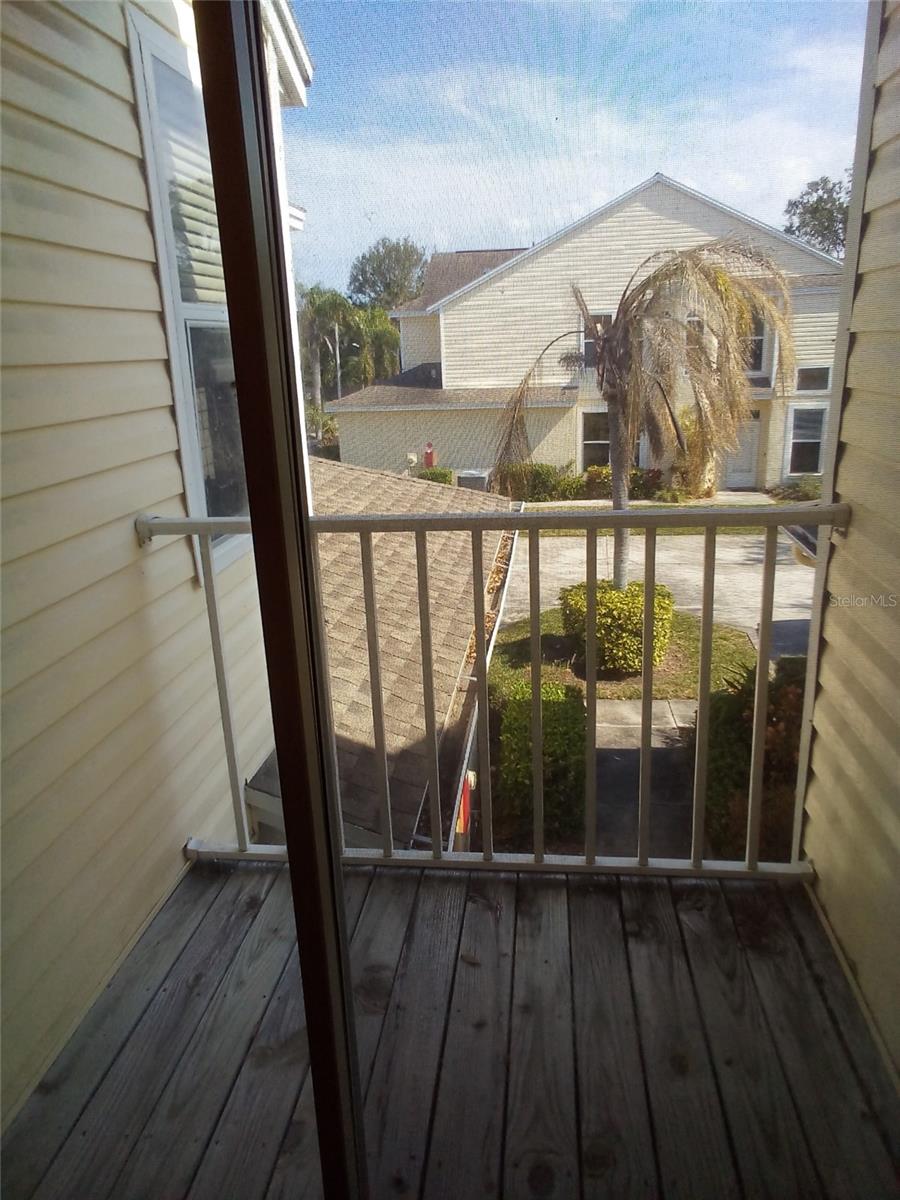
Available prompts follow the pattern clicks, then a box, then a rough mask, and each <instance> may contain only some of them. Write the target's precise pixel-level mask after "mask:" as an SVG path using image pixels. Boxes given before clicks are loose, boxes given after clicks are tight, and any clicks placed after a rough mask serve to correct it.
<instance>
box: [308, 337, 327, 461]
mask: <svg viewBox="0 0 900 1200" xmlns="http://www.w3.org/2000/svg"><path fill="white" fill-rule="evenodd" d="M309 362H310V366H311V367H312V391H313V404H314V405H315V406H316V441H317V442H320V441H321V440H322V420H323V414H324V410H323V408H322V356H321V353H320V348H319V339H318V338H317V337H314V338H311V339H310V344H309Z"/></svg>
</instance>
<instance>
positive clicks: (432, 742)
mask: <svg viewBox="0 0 900 1200" xmlns="http://www.w3.org/2000/svg"><path fill="white" fill-rule="evenodd" d="M416 580H417V583H418V590H419V641H420V649H421V652H422V695H423V700H424V703H425V742H426V752H427V754H428V800H429V814H430V819H431V852H432V854H433V855H434V857H435V858H440V857H441V852H442V845H441V843H442V837H443V834H442V830H441V772H440V763H439V760H438V744H437V723H436V721H435V716H434V666H433V660H432V653H431V609H430V607H429V599H428V534H427V533H426V532H425V530H424V529H417V530H416Z"/></svg>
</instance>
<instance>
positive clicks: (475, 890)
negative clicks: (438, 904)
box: [422, 874, 516, 1200]
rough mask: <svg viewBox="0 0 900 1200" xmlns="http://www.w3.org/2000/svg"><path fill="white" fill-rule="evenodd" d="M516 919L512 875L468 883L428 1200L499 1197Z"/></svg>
mask: <svg viewBox="0 0 900 1200" xmlns="http://www.w3.org/2000/svg"><path fill="white" fill-rule="evenodd" d="M515 916H516V879H515V876H514V875H496V876H493V877H491V876H486V875H484V874H482V875H481V876H480V877H478V876H475V875H473V876H472V877H471V878H470V880H469V894H468V896H467V897H466V910H465V919H464V920H463V930H462V938H461V941H460V946H459V958H458V962H457V967H456V978H455V980H454V984H453V996H452V997H451V1000H450V1016H449V1020H448V1023H447V1036H446V1041H445V1044H444V1055H443V1063H442V1066H441V1071H440V1081H439V1085H438V1091H437V1100H436V1102H435V1112H434V1123H433V1126H432V1131H431V1138H430V1143H429V1149H428V1164H427V1168H426V1174H425V1187H424V1190H423V1193H422V1194H423V1196H424V1197H425V1198H426V1200H459V1197H460V1196H483V1197H494V1196H499V1195H500V1171H501V1165H502V1153H503V1100H504V1096H505V1093H506V1055H507V1046H508V1040H509V1005H510V998H511V993H512V965H513V937H514V935H515ZM461 1147H464V1148H465V1151H464V1153H462V1154H461V1153H460V1148H461Z"/></svg>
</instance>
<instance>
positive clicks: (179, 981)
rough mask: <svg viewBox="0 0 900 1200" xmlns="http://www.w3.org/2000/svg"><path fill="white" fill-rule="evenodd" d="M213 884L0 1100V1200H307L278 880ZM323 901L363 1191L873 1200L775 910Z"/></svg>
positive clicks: (882, 1102)
mask: <svg viewBox="0 0 900 1200" xmlns="http://www.w3.org/2000/svg"><path fill="white" fill-rule="evenodd" d="M215 870H216V869H215V868H203V869H199V870H198V869H197V868H195V872H196V874H195V873H194V872H192V873H191V875H190V876H189V877H188V879H187V880H185V881H184V882H183V883H182V885H181V886H180V888H179V889H178V891H177V892H176V893H175V896H174V897H173V899H172V902H171V903H170V904H169V905H167V906H166V908H164V910H163V911H162V913H161V914H160V916H159V917H158V918H157V920H156V921H154V923H153V924H152V926H151V927H150V929H149V930H148V931H147V934H146V936H145V938H144V939H142V941H141V942H140V943H139V945H138V947H137V949H136V950H135V952H134V954H133V956H132V957H131V958H129V960H128V961H127V962H126V963H125V964H124V966H123V968H122V970H121V971H120V973H119V974H118V975H117V976H116V978H115V979H114V980H113V981H112V982H111V984H110V987H109V989H108V990H107V992H106V993H105V994H104V996H103V997H102V998H101V1000H100V1001H98V1003H97V1005H96V1006H95V1008H94V1010H92V1012H91V1014H90V1015H89V1017H88V1018H87V1020H86V1021H85V1022H84V1024H83V1026H82V1029H81V1030H79V1031H78V1033H77V1034H76V1036H75V1037H74V1038H73V1040H72V1043H71V1044H70V1046H69V1047H67V1049H66V1051H65V1052H64V1054H63V1055H62V1056H61V1057H60V1059H59V1060H58V1061H57V1063H56V1064H54V1067H53V1069H52V1071H51V1072H50V1073H49V1074H48V1076H47V1080H46V1082H45V1084H44V1086H43V1087H42V1090H41V1092H40V1094H39V1095H38V1096H36V1097H35V1100H34V1102H33V1103H32V1104H29V1105H28V1106H26V1108H25V1109H24V1110H23V1113H22V1114H21V1117H20V1120H19V1121H17V1122H16V1123H15V1125H14V1127H13V1130H11V1131H10V1135H9V1136H8V1139H7V1142H6V1144H5V1146H4V1164H3V1165H4V1178H3V1197H4V1200H31V1197H32V1195H33V1194H36V1195H37V1197H38V1198H39V1200H47V1198H54V1200H85V1198H86V1197H89V1198H90V1200H95V1198H96V1200H107V1198H109V1197H113V1196H114V1197H115V1198H116V1200H167V1198H168V1197H170V1196H171V1197H173V1198H174V1197H175V1196H178V1197H185V1196H188V1197H190V1200H212V1198H213V1197H219V1196H229V1197H230V1196H239V1197H240V1198H241V1200H261V1198H262V1197H263V1196H265V1197H266V1200H288V1198H290V1200H294V1198H295V1197H298V1196H302V1197H304V1200H317V1198H320V1197H322V1195H323V1188H322V1181H321V1178H320V1175H319V1165H318V1150H317V1145H316V1126H315V1110H314V1105H313V1088H312V1080H311V1077H310V1073H309V1069H308V1045H307V1042H306V1031H305V1015H304V1009H303V996H302V990H301V987H300V980H299V970H298V965H297V955H296V950H295V948H294V935H293V914H292V912H291V905H290V897H289V894H288V888H287V878H286V875H285V874H281V876H280V879H279V871H280V868H273V867H256V868H254V867H250V866H247V865H242V866H239V867H236V868H233V869H231V870H225V871H223V872H222V873H221V874H213V872H214V871H215ZM276 880H278V882H275V881H276ZM367 885H368V886H367ZM346 902H347V928H348V933H349V936H350V939H351V940H350V969H351V974H352V981H353V1001H354V1010H355V1018H356V1027H357V1028H356V1032H357V1043H358V1054H359V1073H360V1078H361V1082H362V1088H363V1094H364V1096H365V1118H366V1125H367V1133H368V1140H369V1154H370V1160H371V1175H372V1195H373V1197H374V1198H375V1200H382V1197H384V1198H385V1200H387V1198H388V1197H404V1196H424V1197H425V1198H426V1200H450V1197H453V1198H454V1200H455V1198H456V1197H460V1198H461V1200H482V1198H485V1200H491V1198H493V1200H496V1197H498V1196H500V1195H504V1196H508V1197H511V1198H513V1200H528V1197H530V1196H533V1197H538V1196H540V1197H551V1198H552V1197H554V1196H555V1197H565V1200H570V1198H572V1200H575V1198H576V1197H579V1198H581V1200H596V1198H599V1197H617V1198H618V1197H621V1198H622V1200H632V1198H642V1200H649V1198H650V1197H652V1196H658V1197H660V1200H673V1198H674V1200H678V1198H679V1197H684V1196H688V1197H691V1200H700V1198H702V1197H706V1196H710V1197H715V1200H721V1198H723V1197H728V1196H731V1195H735V1194H742V1195H743V1196H744V1198H745V1200H749V1198H750V1197H757V1196H759V1197H765V1196H770V1197H775V1196H777V1197H778V1198H779V1200H781V1197H792V1196H798V1195H799V1196H818V1195H824V1196H826V1197H827V1198H833V1197H841V1198H843V1197H851V1198H853V1197H865V1198H866V1200H870V1198H872V1200H874V1198H875V1197H877V1200H887V1198H889V1197H892V1196H896V1195H897V1191H896V1190H895V1184H894V1179H893V1176H892V1174H891V1171H890V1154H889V1150H888V1147H890V1146H895V1145H896V1144H897V1138H898V1125H900V1119H898V1117H897V1115H896V1108H897V1105H896V1103H895V1102H894V1101H892V1100H891V1098H890V1096H889V1095H888V1093H887V1091H886V1088H887V1087H888V1086H889V1079H888V1077H887V1075H886V1074H885V1072H884V1071H883V1070H881V1065H880V1061H879V1059H878V1057H877V1050H876V1048H875V1046H874V1043H873V1042H872V1041H871V1039H870V1038H869V1035H868V1029H867V1027H866V1025H865V1022H864V1021H863V1019H862V1016H861V1015H860V1013H859V1011H858V1010H857V1009H856V1008H855V1005H854V1000H853V994H852V992H851V991H850V990H849V988H848V987H847V984H846V981H845V980H844V978H843V975H842V974H841V972H840V967H839V965H838V964H837V962H836V960H835V959H834V956H833V954H832V952H831V947H830V944H829V942H828V939H827V937H826V935H825V934H824V932H823V930H822V928H821V927H820V926H819V925H818V923H817V918H816V916H815V914H814V912H813V911H812V909H811V908H809V905H808V903H807V902H806V898H805V897H804V896H803V895H802V893H796V894H793V895H788V898H787V900H785V899H784V898H783V894H782V890H781V889H777V888H774V887H773V886H772V885H770V884H765V883H754V884H746V885H739V884H729V885H727V887H722V886H720V885H718V884H707V883H693V882H689V881H677V882H675V881H673V882H672V883H671V884H670V883H666V882H665V881H649V880H634V879H625V880H616V879H611V878H590V877H587V876H583V875H579V876H572V877H570V878H568V879H567V878H565V877H563V876H554V875H533V874H531V875H524V874H523V875H520V876H518V877H516V876H512V875H507V876H502V875H485V874H484V873H481V872H473V873H471V874H467V873H460V872H455V873H454V872H447V871H436V872H431V871H428V870H427V869H426V870H421V869H414V870H413V869H402V868H396V867H378V868H374V869H371V868H364V869H359V868H357V869H354V870H353V871H350V872H348V875H347V884H346ZM79 1086H83V1089H84V1090H83V1092H79V1090H78V1089H79ZM648 1098H649V1103H648ZM867 1098H870V1099H871V1103H872V1107H869V1101H868V1100H867ZM57 1101H58V1103H57ZM876 1118H877V1119H876ZM48 1131H49V1132H48ZM13 1134H14V1135H15V1136H13ZM32 1145H33V1146H34V1147H35V1148H34V1150H31V1149H30V1147H31V1146H32ZM7 1146H11V1147H12V1154H11V1155H10V1153H9V1152H8V1151H7ZM23 1148H28V1152H26V1150H24V1149H23ZM42 1155H43V1156H44V1157H43V1158H42V1157H41V1156H42ZM11 1168H12V1173H11ZM657 1171H658V1176H657ZM739 1176H740V1180H739ZM35 1185H36V1188H37V1190H36V1192H35ZM736 1189H739V1190H738V1191H737V1192H736Z"/></svg>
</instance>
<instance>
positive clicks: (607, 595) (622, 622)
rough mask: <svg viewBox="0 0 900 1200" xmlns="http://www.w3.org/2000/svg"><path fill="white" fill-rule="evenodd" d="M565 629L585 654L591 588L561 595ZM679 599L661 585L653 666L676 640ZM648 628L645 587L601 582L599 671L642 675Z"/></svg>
mask: <svg viewBox="0 0 900 1200" xmlns="http://www.w3.org/2000/svg"><path fill="white" fill-rule="evenodd" d="M559 603H560V607H561V609H562V621H563V629H565V631H566V633H570V634H573V635H574V636H575V637H577V638H578V640H579V643H580V645H581V652H582V654H583V653H584V639H585V622H586V619H587V584H586V583H576V584H574V585H573V586H572V587H567V588H563V589H562V591H561V592H560V593H559ZM674 613H675V599H674V597H673V595H672V593H671V592H670V591H669V589H668V588H667V587H666V586H665V585H664V584H661V583H658V584H657V585H656V589H655V596H654V601H653V663H654V666H659V664H660V663H661V662H662V660H663V659H664V658H665V655H666V651H667V650H668V648H669V642H670V641H671V639H672V617H673V615H674ZM643 628H644V585H643V583H642V582H641V581H640V580H634V581H633V582H631V583H629V584H627V585H626V586H625V587H624V588H621V589H619V588H617V587H615V586H614V584H613V581H612V580H611V579H600V580H598V581H597V669H598V670H599V671H623V672H625V673H626V674H628V675H636V674H639V673H640V670H641V666H642V662H641V657H642V647H643V640H644V638H643Z"/></svg>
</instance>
